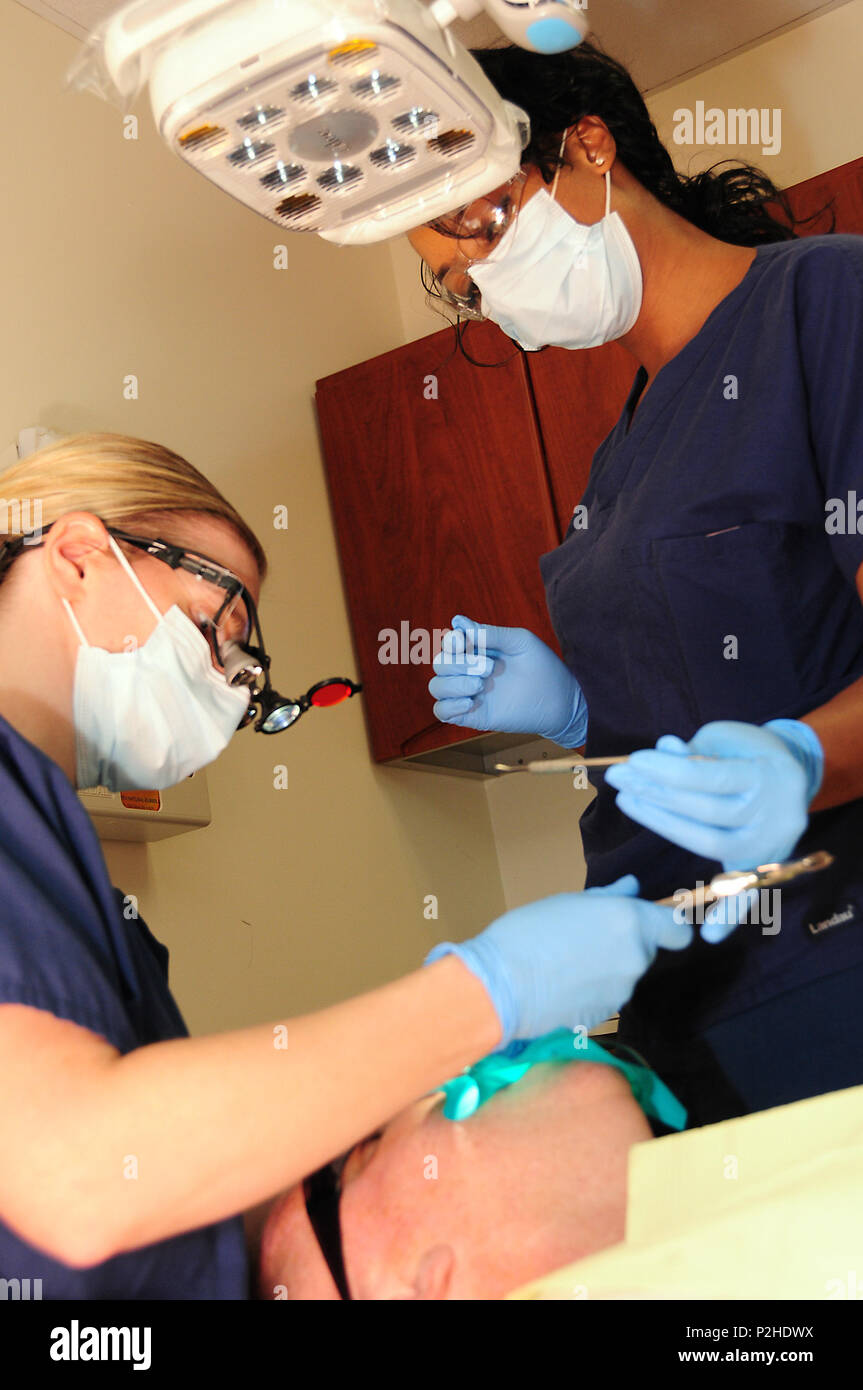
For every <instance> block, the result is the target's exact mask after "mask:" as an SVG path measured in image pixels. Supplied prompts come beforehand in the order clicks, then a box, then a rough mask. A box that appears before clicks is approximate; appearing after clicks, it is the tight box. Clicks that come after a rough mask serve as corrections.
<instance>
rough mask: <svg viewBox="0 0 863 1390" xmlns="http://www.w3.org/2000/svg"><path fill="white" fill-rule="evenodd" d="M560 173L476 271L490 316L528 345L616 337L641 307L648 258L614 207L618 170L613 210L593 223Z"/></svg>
mask: <svg viewBox="0 0 863 1390" xmlns="http://www.w3.org/2000/svg"><path fill="white" fill-rule="evenodd" d="M565 142H566V134H565V135H564V143H565ZM562 151H563V145H561V152H562ZM559 173H560V169H558V171H557V174H555V178H554V183H553V184H552V189H551V194H550V195H549V194H548V193H547V192H546V190H545V189H544V188H540V189H539V191H538V192H537V193H535V194H534V195H533V197H532V198H531V199H530V200H529V202H527V203H525V204H524V205H523V206H522V207H521V209H520V210H519V213H518V216H517V217H516V218H515V220H514V221H513V223H512V225H511V226H510V227H508V228H507V230H506V231H505V232H504V234H503V236H502V237H501V239H500V242H499V243H498V245H497V246H496V247H495V249H494V251H492V253H491V255H489V256H487V257H486V258H485V260H482V261H475V262H474V263H473V265H472V266H471V267H470V270H469V271H468V274H469V275H470V277H471V279H472V280H473V281H474V283H475V284H476V285H477V286H478V287H479V291H480V294H481V295H482V311H483V313H484V314H485V316H486V317H487V318H490V319H492V320H493V321H494V322H495V323H497V324H499V325H500V327H501V328H502V329H503V331H504V333H506V335H507V337H509V338H513V339H514V340H515V341H516V342H517V343H520V344H521V346H522V347H523V348H525V349H526V351H528V352H533V351H536V350H537V349H538V348H541V347H546V346H549V345H553V346H555V347H565V348H590V347H598V346H599V344H600V343H610V342H611V341H612V340H613V339H614V338H622V337H623V335H624V333H628V332H629V330H630V328H632V326H633V324H634V323H635V320H636V319H637V318H638V315H639V313H640V312H641V295H642V288H643V282H642V278H641V263H640V262H639V259H638V252H637V251H636V249H635V246H634V245H633V242H632V238H631V236H630V235H629V232H628V231H627V230H626V226H625V225H624V222H623V219H622V217H621V216H620V213H619V212H610V211H609V208H610V206H611V174H610V173H609V172H606V175H605V216H604V217H603V218H601V219H600V221H599V222H594V223H593V225H592V226H587V225H585V224H584V223H582V222H576V221H575V219H574V218H573V217H570V215H569V213H568V212H567V211H566V210H565V209H564V208H562V207H561V206H560V204H559V203H557V202H555V199H554V193H555V189H556V187H557V177H558V174H559Z"/></svg>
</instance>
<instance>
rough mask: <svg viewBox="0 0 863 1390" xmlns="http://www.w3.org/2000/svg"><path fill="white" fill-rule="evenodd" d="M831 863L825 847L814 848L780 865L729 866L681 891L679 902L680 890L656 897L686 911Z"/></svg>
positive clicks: (831, 859)
mask: <svg viewBox="0 0 863 1390" xmlns="http://www.w3.org/2000/svg"><path fill="white" fill-rule="evenodd" d="M833 862H834V856H833V855H832V854H828V853H827V851H826V850H814V851H813V852H812V854H804V855H803V857H802V858H800V859H786V860H784V861H783V862H782V863H781V864H759V865H757V867H756V868H754V869H730V870H727V871H725V872H724V873H719V874H716V875H715V876H714V877H713V878H712V879H711V880H710V882H709V883H702V884H698V885H697V886H696V887H695V888H687V889H685V890H683V891H684V892H685V895H686V902H685V904H684V903H682V900H681V895H680V892H678V893H676V894H673V895H672V896H671V897H670V898H658V899H657V900H656V901H657V903H658V905H659V907H680V906H683V905H685V906H686V908H687V910H688V909H689V908H692V909H693V910H694V909H696V908H698V907H708V906H710V905H711V904H712V903H715V902H719V900H720V899H721V898H734V897H736V896H737V894H738V893H745V892H747V891H748V890H750V889H753V888H754V889H760V888H774V887H776V886H777V885H778V884H780V883H789V882H790V881H791V880H792V879H795V878H799V877H800V875H801V874H816V873H819V872H820V871H821V870H822V869H826V868H828V867H829V865H831V864H832V863H833Z"/></svg>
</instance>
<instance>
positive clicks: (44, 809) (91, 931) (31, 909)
mask: <svg viewBox="0 0 863 1390" xmlns="http://www.w3.org/2000/svg"><path fill="white" fill-rule="evenodd" d="M0 1003H4V1004H13V1003H14V1004H29V1005H32V1006H33V1007H34V1008H37V1009H45V1010H47V1011H48V1012H49V1013H52V1014H54V1015H56V1017H57V1018H64V1019H69V1020H70V1021H71V1022H73V1023H78V1024H80V1025H81V1026H82V1027H84V1028H88V1029H90V1030H91V1031H92V1032H94V1033H98V1034H99V1035H100V1036H101V1037H103V1038H105V1039H106V1040H107V1041H108V1042H109V1043H111V1044H113V1046H114V1047H116V1048H117V1050H118V1051H119V1052H121V1053H127V1052H132V1051H133V1050H134V1049H135V1048H137V1047H143V1046H144V1045H145V1044H147V1043H152V1042H158V1041H161V1040H163V1039H167V1038H185V1037H188V1030H187V1028H186V1025H185V1024H184V1022H183V1019H182V1017H181V1015H180V1012H179V1010H178V1009H177V1006H176V1004H175V1002H174V1000H173V998H172V996H171V992H170V990H169V989H168V952H167V951H166V949H165V947H164V946H162V945H161V944H160V942H158V941H157V940H156V939H155V937H153V936H152V935H151V933H150V932H149V931H148V929H147V927H146V926H145V924H144V922H143V921H142V920H141V919H140V917H138V918H136V917H134V916H133V915H132V908H131V906H130V904H129V903H128V902H127V900H126V899H124V896H123V894H122V893H121V892H120V891H119V890H118V889H115V888H112V886H111V884H110V882H109V880H108V872H107V869H106V866H105V860H104V858H103V855H102V849H101V846H100V844H99V840H98V838H97V836H96V833H95V830H94V829H93V825H92V823H91V821H90V819H89V817H88V815H87V813H86V811H85V810H84V808H83V806H82V805H81V803H80V801H79V800H78V797H77V796H76V794H75V791H74V789H73V788H72V785H71V783H70V782H69V780H68V778H67V777H66V776H65V774H64V773H63V772H62V770H61V769H60V768H59V767H58V766H57V764H56V763H54V762H53V761H52V760H51V759H50V758H48V757H46V756H45V754H44V753H42V752H41V751H40V750H39V749H38V748H35V747H34V746H33V745H32V744H31V743H28V742H27V741H26V740H25V739H23V738H22V737H21V736H20V735H19V734H18V733H17V732H16V731H15V730H14V729H13V728H12V727H11V725H9V724H8V723H7V722H6V721H5V720H4V719H0ZM190 1103H191V1104H193V1103H194V1100H193V1098H191V1097H190ZM118 1161H119V1160H118ZM0 1278H4V1279H31V1280H32V1279H41V1280H42V1298H43V1299H147V1298H152V1299H244V1298H248V1297H249V1296H250V1294H249V1271H248V1261H247V1255H246V1245H245V1238H244V1232H243V1220H242V1217H241V1216H237V1217H234V1218H232V1219H231V1220H227V1221H220V1222H217V1223H215V1224H214V1225H211V1226H205V1227H200V1228H198V1229H197V1230H194V1231H190V1232H188V1233H187V1234H185V1235H181V1236H176V1237H174V1238H173V1239H170V1240H163V1241H159V1242H158V1243H157V1244H155V1245H148V1246H146V1247H144V1248H143V1249H139V1250H135V1251H132V1252H130V1253H128V1254H124V1255H118V1256H115V1257H114V1258H113V1259H110V1260H106V1261H105V1262H104V1263H103V1264H99V1265H95V1266H93V1267H91V1268H89V1269H72V1268H70V1267H69V1266H67V1265H64V1264H61V1263H60V1262H59V1261H57V1260H54V1259H52V1258H51V1257H50V1256H48V1255H46V1254H44V1253H43V1252H42V1251H41V1250H38V1249H36V1248H35V1247H34V1246H32V1245H29V1244H28V1243H27V1242H26V1241H24V1240H21V1239H20V1238H19V1237H18V1236H17V1235H16V1234H15V1233H14V1232H13V1231H12V1230H11V1229H10V1228H9V1227H8V1226H6V1225H4V1224H3V1222H2V1221H0ZM33 1287H34V1286H33V1285H32V1284H31V1285H30V1288H31V1291H32V1289H33ZM32 1296H33V1295H32V1292H31V1297H32Z"/></svg>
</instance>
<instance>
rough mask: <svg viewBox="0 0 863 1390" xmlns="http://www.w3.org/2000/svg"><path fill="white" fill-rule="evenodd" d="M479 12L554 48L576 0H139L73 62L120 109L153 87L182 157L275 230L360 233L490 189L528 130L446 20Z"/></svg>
mask: <svg viewBox="0 0 863 1390" xmlns="http://www.w3.org/2000/svg"><path fill="white" fill-rule="evenodd" d="M483 8H486V9H488V10H489V12H490V13H492V14H493V15H494V18H495V19H496V21H497V22H498V23H499V24H500V25H501V27H502V28H503V29H504V32H506V33H508V34H509V36H510V37H511V38H513V39H514V40H515V41H516V42H518V43H520V44H522V46H524V47H526V48H534V49H537V50H538V51H543V52H550V51H560V50H561V49H565V48H572V47H574V46H575V44H577V43H579V42H580V41H581V39H582V38H583V37H584V34H585V33H586V32H587V28H588V25H587V21H586V19H585V18H584V16H583V14H582V12H581V5H580V4H578V3H576V0H526V3H521V4H514V3H511V2H510V0H435V3H434V4H432V5H431V6H426V5H424V4H422V3H421V0H173V3H172V0H132V3H131V4H127V5H125V6H123V7H122V8H121V9H119V10H117V11H115V12H114V13H113V14H112V15H110V16H108V18H107V19H106V20H104V21H103V22H102V24H101V25H99V27H98V28H97V29H96V30H94V32H93V33H92V34H91V35H90V38H89V40H88V42H87V43H86V45H85V46H84V48H83V50H82V51H81V53H80V54H79V56H78V58H77V59H76V61H75V63H74V64H73V66H72V67H71V68H70V70H69V73H68V75H67V83H68V84H69V85H71V86H73V87H75V88H77V89H82V90H90V91H94V92H95V93H96V94H97V95H99V96H101V97H103V98H104V99H105V100H108V101H111V102H113V103H114V104H115V105H117V106H119V107H120V109H121V110H123V111H126V112H128V111H129V109H130V108H131V106H132V105H133V104H134V102H135V101H136V99H137V97H138V96H139V95H140V93H141V91H142V90H143V88H144V86H145V85H147V84H149V90H150V103H151V106H152V110H153V116H154V118H155V121H156V125H157V127H158V129H159V131H160V132H161V134H162V136H163V138H164V139H165V140H166V142H167V143H168V145H169V146H170V147H171V149H172V150H174V152H175V153H176V154H178V155H179V156H180V157H181V158H182V159H184V160H185V161H186V162H187V163H188V164H190V165H191V166H192V167H193V168H194V169H197V170H198V172H199V173H201V174H203V175H204V176H205V177H206V178H208V179H211V180H212V181H213V182H214V183H216V184H217V185H218V186H219V187H220V188H222V189H224V191H225V192H226V193H230V194H231V195H232V196H233V197H235V198H237V199H238V200H239V201H240V202H242V203H245V204H246V205H247V206H249V207H251V208H253V209H254V211H255V212H258V213H260V214H262V215H263V216H264V217H267V218H269V219H270V220H271V221H272V222H275V223H277V224H278V225H279V226H281V227H283V228H285V229H286V230H296V231H309V232H316V233H317V234H318V235H319V236H321V237H323V238H325V240H327V241H334V242H338V243H341V244H349V243H352V244H364V243H368V242H375V241H382V240H384V239H386V238H388V237H393V236H398V235H399V234H401V233H402V232H405V231H408V230H409V229H410V228H412V227H416V226H418V225H419V224H420V223H423V222H428V221H431V220H432V219H433V218H435V217H439V216H442V215H443V214H444V213H447V212H451V211H453V210H454V209H455V208H458V207H462V206H464V205H465V204H467V203H469V202H472V201H473V199H474V198H477V197H480V196H481V195H482V194H483V193H486V192H488V190H489V189H491V188H496V187H498V186H499V185H500V184H501V183H503V182H505V181H506V180H507V179H508V178H510V177H511V175H512V174H514V173H515V172H516V170H517V169H518V167H519V164H520V162H521V154H522V150H523V149H524V147H525V145H526V144H527V142H528V140H529V138H530V122H529V120H528V118H527V116H526V114H525V113H524V112H523V111H522V110H521V109H520V108H519V107H517V106H515V105H514V104H513V103H512V102H509V101H505V100H503V99H502V98H501V97H500V95H499V94H498V93H497V91H496V90H495V88H494V87H493V86H492V84H491V83H490V82H489V80H488V78H487V77H486V76H485V74H484V73H483V71H482V69H481V68H480V66H479V64H478V63H477V62H476V60H475V59H474V58H473V57H472V56H471V54H470V53H469V52H468V50H467V49H466V48H464V47H463V46H462V45H461V44H459V43H457V42H456V40H455V39H454V38H453V36H452V34H451V33H450V32H449V30H448V28H447V25H449V24H450V23H451V22H452V20H454V19H456V18H462V19H469V18H472V17H473V16H474V15H475V14H477V13H479V11H480V10H481V9H483Z"/></svg>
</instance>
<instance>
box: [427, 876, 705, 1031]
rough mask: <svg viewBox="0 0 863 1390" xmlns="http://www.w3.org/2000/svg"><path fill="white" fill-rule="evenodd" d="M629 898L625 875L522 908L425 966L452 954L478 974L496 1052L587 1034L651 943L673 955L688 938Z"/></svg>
mask: <svg viewBox="0 0 863 1390" xmlns="http://www.w3.org/2000/svg"><path fill="white" fill-rule="evenodd" d="M637 893H638V880H637V879H636V878H634V877H633V875H632V874H626V875H625V876H624V877H623V878H619V879H618V880H617V882H616V883H612V884H610V885H609V886H608V887H607V888H588V889H587V891H586V892H584V893H558V894H556V896H555V897H552V898H543V899H541V901H539V902H535V903H528V904H527V906H525V907H517V908H514V909H513V911H512V912H505V913H504V915H503V916H502V917H498V919H497V921H495V922H492V924H491V926H489V927H486V929H485V931H483V932H480V934H479V936H475V937H473V938H472V940H470V941H463V942H462V943H461V944H460V945H453V943H452V942H451V941H445V942H442V943H441V944H440V945H439V946H435V948H434V950H432V951H431V952H430V953H429V955H428V956H427V957H426V960H425V964H426V965H429V964H431V962H432V961H435V960H438V959H439V958H440V957H441V956H444V955H447V954H449V953H450V952H454V953H455V954H456V955H457V956H458V957H459V959H460V960H462V961H463V962H464V964H465V965H466V966H467V967H468V969H469V970H472V971H473V973H474V975H476V976H478V978H479V979H480V980H481V981H482V983H483V984H484V985H485V987H486V989H487V990H488V993H489V995H490V996H491V1001H492V1003H493V1004H494V1007H495V1009H496V1011H497V1014H498V1017H499V1018H500V1021H501V1026H502V1028H503V1037H502V1038H501V1041H500V1042H499V1043H498V1048H502V1047H506V1046H507V1045H508V1044H509V1043H510V1042H512V1041H513V1039H515V1038H536V1037H540V1036H541V1035H542V1034H543V1033H550V1032H551V1031H552V1030H553V1029H554V1028H576V1027H578V1026H579V1025H581V1026H583V1027H585V1028H595V1027H596V1025H597V1023H602V1022H603V1020H604V1019H606V1018H608V1017H609V1016H610V1015H611V1014H613V1013H616V1011H617V1010H618V1009H620V1008H622V1006H623V1005H624V1004H625V1003H626V1001H627V999H629V997H630V996H631V994H632V991H633V990H634V989H635V986H636V984H637V983H638V981H639V979H640V978H641V976H642V975H643V974H644V972H645V970H646V969H647V967H648V966H649V965H650V964H651V962H652V961H653V959H654V957H655V955H656V952H657V950H658V948H659V947H660V946H664V947H665V948H666V949H667V950H671V951H679V950H681V949H682V948H683V947H684V946H688V945H689V943H690V941H691V940H692V935H693V932H692V927H691V926H688V925H687V924H686V923H678V922H675V920H674V916H675V910H674V909H673V908H670V907H658V906H657V905H656V904H655V903H649V902H645V901H644V900H643V899H641V898H638V897H637V896H636V894H637ZM678 915H679V914H678Z"/></svg>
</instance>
